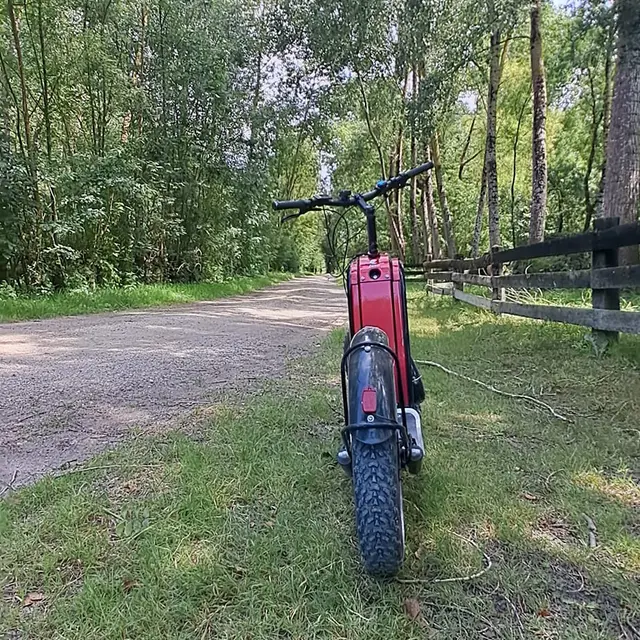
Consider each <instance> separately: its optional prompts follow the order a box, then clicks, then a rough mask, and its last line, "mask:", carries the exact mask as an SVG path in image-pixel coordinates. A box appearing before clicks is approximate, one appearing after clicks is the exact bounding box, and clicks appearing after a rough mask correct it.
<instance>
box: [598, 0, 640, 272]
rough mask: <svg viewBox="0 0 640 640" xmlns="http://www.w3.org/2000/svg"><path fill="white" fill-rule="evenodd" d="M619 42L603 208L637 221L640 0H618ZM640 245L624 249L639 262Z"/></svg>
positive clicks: (611, 214) (624, 254)
mask: <svg viewBox="0 0 640 640" xmlns="http://www.w3.org/2000/svg"><path fill="white" fill-rule="evenodd" d="M615 6H616V9H617V24H618V45H617V60H616V71H615V79H614V85H613V101H612V104H611V126H610V129H609V139H608V141H607V173H606V179H605V185H604V200H603V209H604V215H605V216H608V217H619V218H620V220H621V222H623V223H624V222H635V221H636V220H637V218H638V205H639V204H640V36H639V35H638V34H640V2H638V0H616V5H615ZM637 258H638V248H637V247H627V248H625V249H623V250H622V260H623V261H624V262H625V263H631V262H636V261H637Z"/></svg>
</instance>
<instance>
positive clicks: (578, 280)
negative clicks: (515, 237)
mask: <svg viewBox="0 0 640 640" xmlns="http://www.w3.org/2000/svg"><path fill="white" fill-rule="evenodd" d="M638 244H640V224H638V223H633V224H624V225H621V224H620V223H619V220H618V219H617V218H603V219H598V220H596V221H595V223H594V230H593V231H590V232H587V233H580V234H578V235H574V236H568V237H564V238H554V239H552V240H546V241H545V242H540V243H538V244H530V245H526V246H522V247H515V248H514V249H505V250H500V249H499V248H498V247H494V248H493V249H492V250H491V252H490V253H488V254H485V255H483V256H481V257H479V258H470V259H453V260H433V261H428V262H425V263H424V265H423V267H424V277H425V279H426V280H427V288H428V290H430V291H432V292H434V293H446V294H448V295H452V296H453V297H454V298H455V299H456V300H460V301H462V302H466V303H468V304H472V305H474V306H476V307H481V308H483V309H488V310H490V311H493V312H494V313H507V314H511V315H516V316H522V317H525V318H536V319H539V320H550V321H552V322H565V323H568V324H576V325H581V326H585V327H591V328H592V329H593V330H594V331H595V332H597V333H601V334H603V335H606V336H607V337H608V338H616V337H617V335H618V332H623V333H636V334H637V333H640V313H637V312H632V311H620V290H621V289H627V288H640V265H632V266H619V265H618V253H619V249H620V248H621V247H628V246H635V245H638ZM585 252H589V253H591V256H592V257H591V269H585V270H580V271H554V272H551V273H531V274H527V273H525V274H513V275H503V268H504V265H505V264H507V263H510V262H514V261H522V260H527V261H528V260H533V259H535V258H543V257H551V256H566V255H570V254H575V253H585ZM483 271H484V272H485V273H486V274H487V275H484V274H483ZM435 282H440V283H442V282H450V283H452V285H453V286H452V287H451V288H446V289H445V288H444V287H438V286H436V285H434V284H433V283H435ZM465 284H472V285H478V286H481V287H488V288H490V289H491V298H488V297H483V296H478V295H474V294H472V293H468V292H466V291H464V285H465ZM506 288H510V289H531V288H536V289H584V288H587V289H591V291H592V308H591V309H587V308H579V307H568V306H550V305H540V304H520V303H517V302H507V301H506V300H505V289H506Z"/></svg>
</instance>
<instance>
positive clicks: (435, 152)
mask: <svg viewBox="0 0 640 640" xmlns="http://www.w3.org/2000/svg"><path fill="white" fill-rule="evenodd" d="M431 158H432V159H433V164H434V172H435V174H436V188H437V189H438V201H439V202H440V212H441V213H442V230H443V231H444V239H445V242H446V243H447V255H448V256H449V258H453V257H455V255H456V239H455V236H454V234H453V220H452V216H451V209H449V201H448V200H447V191H446V189H445V187H444V174H443V172H442V160H441V158H440V139H439V136H438V132H437V131H436V132H435V133H434V134H433V137H432V138H431Z"/></svg>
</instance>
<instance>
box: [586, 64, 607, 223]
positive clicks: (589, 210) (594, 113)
mask: <svg viewBox="0 0 640 640" xmlns="http://www.w3.org/2000/svg"><path fill="white" fill-rule="evenodd" d="M587 73H588V75H589V88H590V93H591V144H590V146H589V157H588V158H587V169H586V171H585V174H584V180H583V191H584V209H585V218H584V225H583V230H584V231H588V230H589V229H590V228H591V220H592V219H593V218H594V214H595V213H596V205H595V203H594V202H593V200H592V199H591V172H592V171H593V161H594V159H595V157H596V149H597V147H598V132H599V130H600V122H601V121H602V117H603V115H604V109H603V110H602V111H600V113H598V109H597V96H596V91H595V86H594V84H593V75H592V73H591V70H590V69H589V68H588V67H587Z"/></svg>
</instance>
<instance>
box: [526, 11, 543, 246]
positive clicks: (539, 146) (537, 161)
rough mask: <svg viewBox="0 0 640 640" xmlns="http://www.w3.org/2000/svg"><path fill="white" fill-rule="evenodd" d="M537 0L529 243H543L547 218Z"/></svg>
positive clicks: (533, 27) (533, 32)
mask: <svg viewBox="0 0 640 640" xmlns="http://www.w3.org/2000/svg"><path fill="white" fill-rule="evenodd" d="M540 12H541V0H534V2H533V3H532V5H531V35H530V47H531V85H532V90H533V135H532V139H533V153H532V171H531V211H530V218H529V242H530V243H534V242H541V241H542V240H543V239H544V223H545V219H546V216H547V133H546V119H547V84H546V78H545V71H544V62H543V59H542V34H541V32H540Z"/></svg>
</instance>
